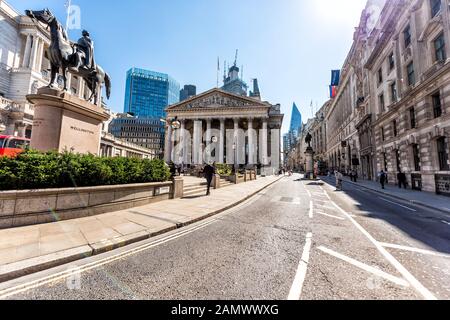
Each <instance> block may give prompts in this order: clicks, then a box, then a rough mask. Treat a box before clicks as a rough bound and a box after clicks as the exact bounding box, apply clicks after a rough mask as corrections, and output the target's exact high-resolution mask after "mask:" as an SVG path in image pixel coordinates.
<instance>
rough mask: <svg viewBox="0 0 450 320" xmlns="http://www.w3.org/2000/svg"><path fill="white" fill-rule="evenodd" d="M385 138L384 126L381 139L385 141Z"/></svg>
mask: <svg viewBox="0 0 450 320" xmlns="http://www.w3.org/2000/svg"><path fill="white" fill-rule="evenodd" d="M384 140H386V139H385V136H384V128H381V141H384Z"/></svg>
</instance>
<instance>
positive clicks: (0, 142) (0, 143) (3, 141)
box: [0, 138, 6, 148]
mask: <svg viewBox="0 0 450 320" xmlns="http://www.w3.org/2000/svg"><path fill="white" fill-rule="evenodd" d="M5 140H6V139H4V138H0V148H3V144H4V143H5Z"/></svg>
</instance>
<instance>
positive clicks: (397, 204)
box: [379, 197, 417, 212]
mask: <svg viewBox="0 0 450 320" xmlns="http://www.w3.org/2000/svg"><path fill="white" fill-rule="evenodd" d="M379 198H380V199H381V200H384V201H386V202H389V203H392V204H395V205H396V206H399V207H402V208H405V209H408V210H410V211H413V212H417V210H415V209H412V208H410V207H406V206H403V205H401V204H399V203H396V202H393V201H390V200H388V199H386V198H382V197H379Z"/></svg>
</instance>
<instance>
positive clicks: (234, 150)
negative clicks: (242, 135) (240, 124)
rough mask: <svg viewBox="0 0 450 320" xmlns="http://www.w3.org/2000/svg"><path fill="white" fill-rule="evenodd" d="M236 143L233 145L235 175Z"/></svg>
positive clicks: (235, 170) (235, 169)
mask: <svg viewBox="0 0 450 320" xmlns="http://www.w3.org/2000/svg"><path fill="white" fill-rule="evenodd" d="M236 149H237V147H236V141H235V142H234V143H233V156H234V172H235V173H237V163H236V162H237V157H236Z"/></svg>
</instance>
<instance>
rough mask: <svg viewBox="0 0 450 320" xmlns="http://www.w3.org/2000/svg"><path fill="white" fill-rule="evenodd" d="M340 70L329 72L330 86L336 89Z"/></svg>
mask: <svg viewBox="0 0 450 320" xmlns="http://www.w3.org/2000/svg"><path fill="white" fill-rule="evenodd" d="M340 77H341V70H331V86H333V87H337V86H338V85H339V82H340Z"/></svg>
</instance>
